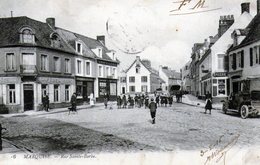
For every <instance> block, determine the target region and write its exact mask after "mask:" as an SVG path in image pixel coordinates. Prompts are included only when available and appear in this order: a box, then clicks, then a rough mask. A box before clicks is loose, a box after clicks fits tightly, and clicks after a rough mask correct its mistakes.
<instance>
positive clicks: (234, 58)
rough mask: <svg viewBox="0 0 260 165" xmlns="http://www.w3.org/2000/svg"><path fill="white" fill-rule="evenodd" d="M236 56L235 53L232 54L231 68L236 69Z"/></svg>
mask: <svg viewBox="0 0 260 165" xmlns="http://www.w3.org/2000/svg"><path fill="white" fill-rule="evenodd" d="M236 60H237V57H236V53H234V54H233V66H232V68H233V70H236V69H237V61H236Z"/></svg>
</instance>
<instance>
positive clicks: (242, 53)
mask: <svg viewBox="0 0 260 165" xmlns="http://www.w3.org/2000/svg"><path fill="white" fill-rule="evenodd" d="M241 68H244V50H242V51H241Z"/></svg>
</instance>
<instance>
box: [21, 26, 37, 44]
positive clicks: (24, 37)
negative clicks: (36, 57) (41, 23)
mask: <svg viewBox="0 0 260 165" xmlns="http://www.w3.org/2000/svg"><path fill="white" fill-rule="evenodd" d="M21 42H22V43H30V44H32V43H34V34H33V32H32V30H30V29H23V30H22V32H21Z"/></svg>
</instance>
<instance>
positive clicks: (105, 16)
mask: <svg viewBox="0 0 260 165" xmlns="http://www.w3.org/2000/svg"><path fill="white" fill-rule="evenodd" d="M176 1H180V0H160V1H158V0H1V1H0V16H1V17H10V15H11V14H10V13H11V11H13V16H14V17H17V16H27V17H30V18H32V19H36V20H39V21H42V22H45V19H46V18H48V17H54V18H55V20H56V26H57V27H61V28H63V29H67V30H70V31H73V32H76V33H79V34H83V35H86V36H88V37H91V38H96V36H97V35H105V36H106V46H107V47H108V48H109V49H113V50H115V51H116V52H117V57H118V59H119V60H120V61H121V67H120V68H121V69H126V68H127V67H128V66H129V65H130V64H131V63H132V62H133V60H134V59H135V58H136V56H140V57H141V59H149V60H151V63H152V66H153V67H154V68H156V69H158V66H159V65H163V66H168V67H170V68H172V69H174V70H177V71H179V70H180V69H181V67H183V66H184V65H185V63H187V62H188V61H189V60H190V56H191V50H192V46H193V44H194V43H201V42H203V41H204V39H206V38H207V37H209V36H214V35H216V34H217V30H218V21H219V17H220V16H222V15H231V14H232V15H234V17H235V19H236V18H238V17H239V15H240V14H241V6H240V5H241V3H242V2H250V13H251V15H252V16H255V14H256V0H205V3H204V7H205V8H195V9H194V10H190V8H192V7H194V6H195V5H196V4H197V2H199V1H200V0H191V2H190V3H188V2H187V3H186V5H185V6H182V7H181V9H180V10H178V11H172V10H176V9H178V8H179V6H180V4H181V3H173V2H176ZM187 1H188V0H187ZM204 10H212V11H209V12H201V11H204ZM171 11H172V12H171ZM187 12H200V13H193V14H187V15H178V14H184V13H187Z"/></svg>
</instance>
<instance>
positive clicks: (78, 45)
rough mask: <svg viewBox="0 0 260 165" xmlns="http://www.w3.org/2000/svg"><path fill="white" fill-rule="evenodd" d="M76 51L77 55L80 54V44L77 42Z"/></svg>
mask: <svg viewBox="0 0 260 165" xmlns="http://www.w3.org/2000/svg"><path fill="white" fill-rule="evenodd" d="M76 51H77V53H79V54H82V44H81V43H79V42H76Z"/></svg>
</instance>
